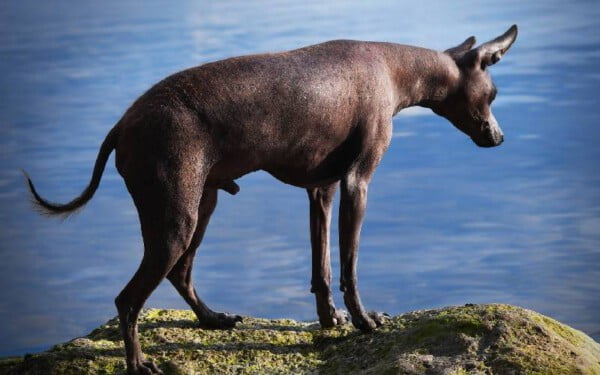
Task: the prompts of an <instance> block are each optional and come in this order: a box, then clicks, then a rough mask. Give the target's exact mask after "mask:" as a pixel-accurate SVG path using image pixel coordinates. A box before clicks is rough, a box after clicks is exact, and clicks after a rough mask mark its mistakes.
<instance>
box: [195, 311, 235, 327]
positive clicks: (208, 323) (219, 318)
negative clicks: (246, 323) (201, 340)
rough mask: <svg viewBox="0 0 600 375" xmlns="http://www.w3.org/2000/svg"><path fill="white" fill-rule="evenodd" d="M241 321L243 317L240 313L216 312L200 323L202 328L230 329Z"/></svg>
mask: <svg viewBox="0 0 600 375" xmlns="http://www.w3.org/2000/svg"><path fill="white" fill-rule="evenodd" d="M241 321H242V317H241V316H240V315H233V314H228V313H214V314H212V315H209V316H208V317H205V318H204V319H202V320H201V321H200V324H199V325H200V328H206V329H229V328H233V327H235V324H236V323H237V322H241Z"/></svg>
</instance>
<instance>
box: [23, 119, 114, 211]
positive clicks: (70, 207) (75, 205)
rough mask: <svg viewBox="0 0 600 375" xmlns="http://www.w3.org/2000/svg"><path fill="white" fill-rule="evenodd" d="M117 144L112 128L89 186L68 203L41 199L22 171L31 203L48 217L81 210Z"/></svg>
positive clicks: (102, 147)
mask: <svg viewBox="0 0 600 375" xmlns="http://www.w3.org/2000/svg"><path fill="white" fill-rule="evenodd" d="M116 143H117V132H116V127H114V128H113V129H112V130H111V131H110V132H109V133H108V135H107V136H106V138H105V139H104V142H102V146H100V151H99V152H98V157H97V158H96V164H95V165H94V172H93V173H92V179H91V181H90V183H89V185H88V186H87V187H86V188H85V190H84V191H83V192H82V193H81V194H80V195H79V196H78V197H77V198H75V199H73V200H72V201H70V202H69V203H65V204H60V203H53V202H49V201H47V200H45V199H44V198H42V197H41V196H40V195H39V194H38V192H37V191H36V190H35V187H34V186H33V182H32V181H31V178H30V177H29V175H28V174H27V172H25V171H23V174H25V178H26V179H27V184H28V185H29V191H30V192H31V194H32V195H33V199H32V201H33V203H34V204H35V206H36V208H38V209H39V210H40V211H41V212H42V213H44V214H46V215H49V216H63V217H66V216H69V215H70V214H72V213H74V212H75V211H76V210H77V209H79V208H81V207H82V206H83V205H84V204H86V203H87V202H88V201H89V200H90V199H91V198H92V196H93V195H94V193H95V192H96V189H98V185H99V184H100V179H101V178H102V173H103V172H104V167H105V166H106V161H107V160H108V157H109V155H110V153H111V152H112V150H114V148H115V146H116Z"/></svg>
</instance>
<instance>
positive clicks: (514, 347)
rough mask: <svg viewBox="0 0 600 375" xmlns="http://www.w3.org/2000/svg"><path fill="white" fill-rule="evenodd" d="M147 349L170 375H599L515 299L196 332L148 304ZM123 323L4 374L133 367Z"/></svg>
mask: <svg viewBox="0 0 600 375" xmlns="http://www.w3.org/2000/svg"><path fill="white" fill-rule="evenodd" d="M139 330H140V341H141V344H142V347H143V350H144V352H145V353H146V355H147V357H149V359H151V360H153V361H154V362H155V363H156V364H157V365H158V366H159V367H160V368H161V369H162V370H163V371H164V373H165V374H166V375H168V374H290V373H292V374H296V373H300V374H356V373H359V374H600V345H599V344H598V343H597V342H595V341H594V340H592V339H591V338H590V337H588V336H587V335H585V334H584V333H582V332H580V331H577V330H575V329H572V328H570V327H568V326H566V325H563V324H561V323H559V322H557V321H555V320H553V319H551V318H548V317H546V316H543V315H541V314H538V313H536V312H533V311H529V310H525V309H522V308H519V307H514V306H508V305H466V306H462V307H447V308H443V309H436V310H423V311H415V312H411V313H407V314H403V315H400V316H396V317H392V318H390V319H389V320H388V321H387V322H386V323H385V324H384V325H383V326H382V327H380V328H379V329H377V330H376V331H375V332H372V333H367V334H364V333H361V332H359V331H357V330H355V329H354V328H353V327H352V326H351V325H349V324H346V325H343V326H340V327H337V328H334V329H330V330H321V329H320V328H319V325H318V324H316V323H303V322H297V321H293V320H286V319H278V320H267V319H257V318H251V317H246V318H245V319H244V322H243V323H242V324H239V323H238V327H237V328H235V329H232V330H226V331H217V330H205V329H200V328H197V321H196V319H195V317H194V315H193V313H192V312H191V311H185V310H158V309H149V310H145V311H144V312H143V314H142V315H141V317H140V329H139ZM124 371H125V361H124V358H123V342H122V340H121V335H120V332H119V328H118V321H117V319H112V320H110V321H108V322H107V323H106V324H104V325H102V326H101V327H99V328H97V329H95V330H94V331H92V332H91V333H90V334H89V335H87V336H86V337H81V338H77V339H74V340H72V341H70V342H68V343H65V344H59V345H56V346H55V347H53V348H52V349H50V350H49V351H47V352H43V353H39V354H31V355H26V356H24V357H16V358H4V359H0V373H9V374H11V373H15V374H22V373H29V374H84V373H85V374H113V373H124Z"/></svg>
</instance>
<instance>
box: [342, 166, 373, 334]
mask: <svg viewBox="0 0 600 375" xmlns="http://www.w3.org/2000/svg"><path fill="white" fill-rule="evenodd" d="M370 172H371V173H372V171H370ZM371 173H368V174H361V173H359V172H357V171H351V172H350V173H349V174H348V176H346V178H345V179H343V180H342V183H341V196H340V214H339V236H340V238H339V241H340V266H341V280H340V282H341V284H340V290H341V291H342V292H344V303H345V304H346V307H347V308H348V311H349V312H350V316H351V317H352V324H354V326H355V327H356V328H358V329H360V330H362V331H371V330H373V329H374V328H376V327H378V326H379V325H381V324H382V323H383V316H382V315H381V314H378V313H366V312H365V310H364V308H363V306H362V303H361V301H360V296H359V294H358V286H357V277H356V264H357V260H358V242H359V238H360V229H361V226H362V220H363V217H364V214H365V209H366V206H367V187H368V183H369V180H370V175H371Z"/></svg>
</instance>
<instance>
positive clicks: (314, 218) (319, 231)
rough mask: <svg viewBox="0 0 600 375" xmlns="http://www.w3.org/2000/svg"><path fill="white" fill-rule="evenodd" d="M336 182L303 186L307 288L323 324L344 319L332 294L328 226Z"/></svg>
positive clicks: (332, 324) (334, 323) (334, 322)
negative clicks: (309, 250) (308, 259)
mask: <svg viewBox="0 0 600 375" xmlns="http://www.w3.org/2000/svg"><path fill="white" fill-rule="evenodd" d="M337 187H338V183H337V182H336V183H334V184H331V185H329V186H325V187H319V188H310V189H306V190H307V192H308V200H309V202H310V243H311V247H312V279H311V288H310V291H311V292H312V293H314V294H315V298H316V300H317V314H318V315H319V322H320V323H321V327H322V328H329V327H333V326H336V325H338V324H343V323H345V322H346V314H345V312H343V311H340V310H337V309H336V308H335V305H334V303H333V297H332V294H331V261H330V255H329V254H330V252H329V232H330V230H329V228H330V224H331V207H332V206H333V197H334V195H335V191H336V190H337Z"/></svg>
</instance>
